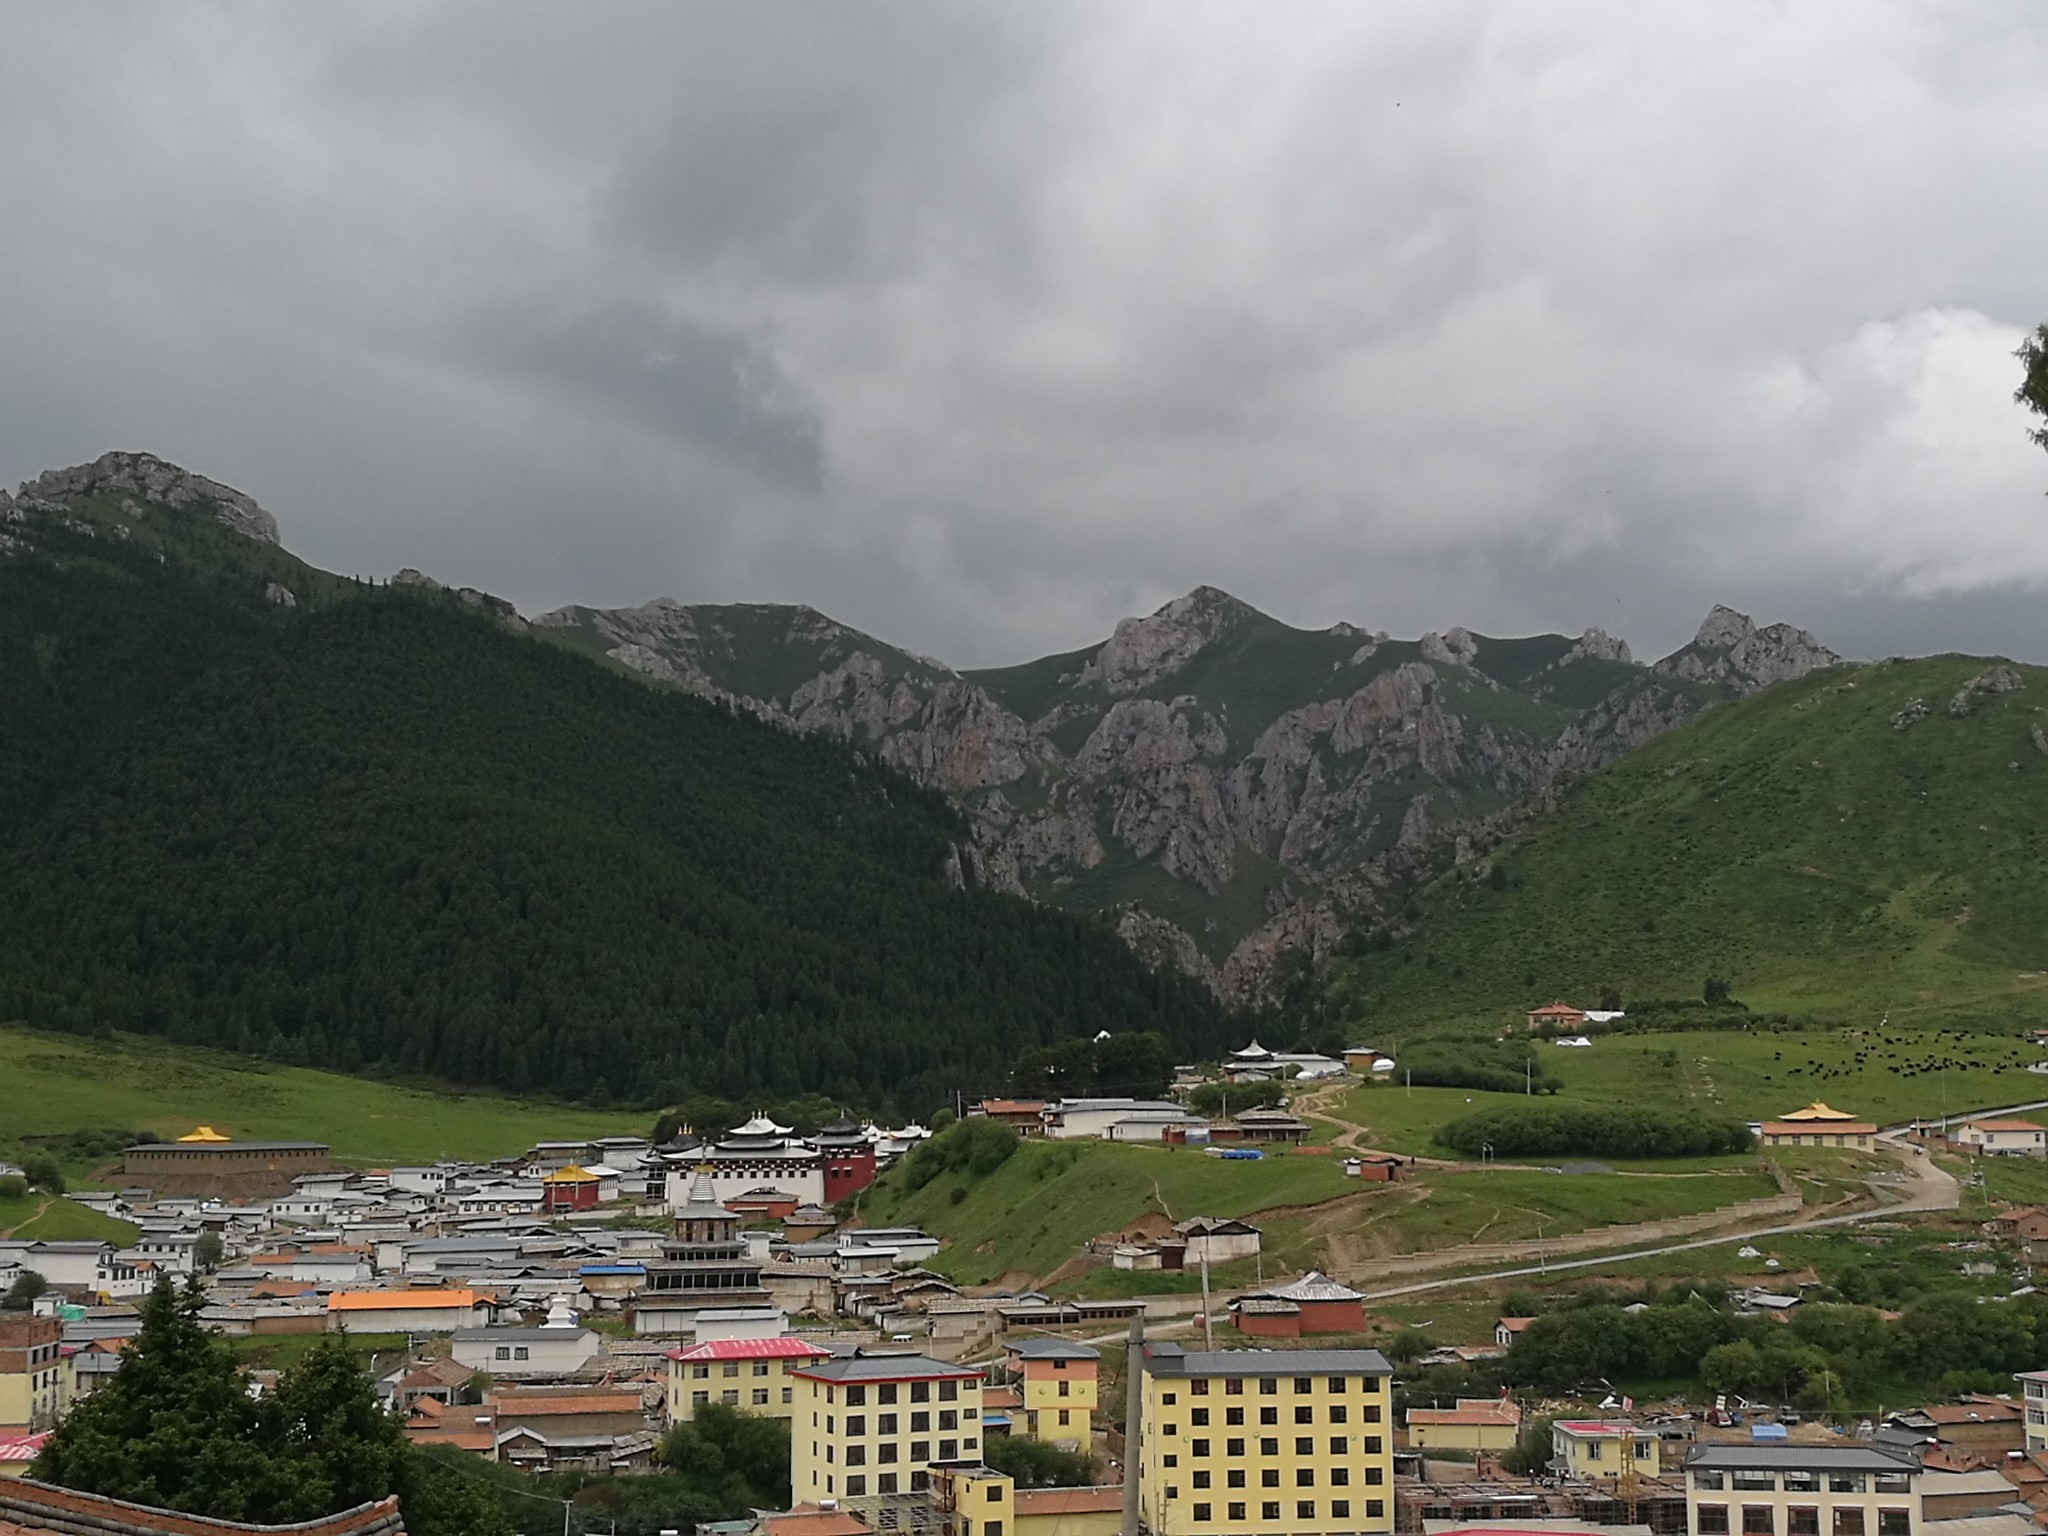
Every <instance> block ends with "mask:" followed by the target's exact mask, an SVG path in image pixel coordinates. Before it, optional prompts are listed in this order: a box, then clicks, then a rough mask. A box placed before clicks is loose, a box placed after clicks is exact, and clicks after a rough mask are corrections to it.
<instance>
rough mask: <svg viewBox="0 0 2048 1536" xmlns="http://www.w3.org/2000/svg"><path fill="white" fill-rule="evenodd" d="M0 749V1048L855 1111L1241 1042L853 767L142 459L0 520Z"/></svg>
mask: <svg viewBox="0 0 2048 1536" xmlns="http://www.w3.org/2000/svg"><path fill="white" fill-rule="evenodd" d="M0 727H4V728H0V864H4V867H5V868H6V870H7V878H6V879H5V880H4V881H0V1019H7V1020H20V1021H23V1022H26V1023H29V1024H33V1025H35V1026H38V1027H42V1028H50V1029H60V1030H65V1031H70V1032H73V1033H77V1034H84V1035H96V1034H102V1033H104V1032H107V1031H132V1032H139V1033H147V1034H151V1035H156V1036H161V1037H166V1038H169V1039H171V1040H173V1041H175V1042H178V1043H180V1044H188V1045H204V1046H213V1047H219V1048H224V1049H228V1050H232V1051H236V1052H240V1053H244V1054H248V1055H252V1056H258V1057H267V1058H270V1059H273V1060H277V1061H282V1062H287V1063H301V1064H307V1065H316V1066H325V1067H339V1068H342V1069H345V1070H349V1071H360V1072H371V1073H397V1074H403V1075H426V1076H432V1077H435V1078H439V1079H442V1080H444V1081H449V1082H455V1083H471V1084H483V1085H491V1086H495V1087H501V1088H506V1089H511V1090H514V1091H517V1092H523V1093H543V1094H554V1095H558V1096H565V1097H573V1098H579V1099H585V1100H591V1101H596V1102H617V1103H630V1104H638V1105H649V1106H651V1105H654V1104H658V1103H674V1102H676V1100H677V1099H678V1098H679V1097H680V1096H683V1095H686V1094H692V1093H695V1094H702V1093H713V1094H718V1095H722V1096H727V1097H731V1098H734V1099H741V1100H756V1101H757V1102H758V1101H760V1099H768V1100H780V1099H787V1098H790V1097H793V1096H796V1095H802V1094H810V1093H821V1094H825V1095H829V1096H830V1097H831V1098H832V1099H834V1100H836V1101H837V1102H839V1103H841V1104H844V1105H847V1106H849V1107H855V1108H864V1109H866V1110H868V1111H870V1112H872V1113H876V1114H887V1113H891V1112H899V1113H902V1112H915V1113H926V1112H928V1111H929V1109H930V1108H931V1106H933V1105H934V1104H937V1103H940V1102H944V1101H945V1100H946V1099H949V1098H950V1097H951V1096H952V1094H953V1093H954V1092H955V1091H970V1092H972V1091H979V1090H982V1089H985V1088H986V1087H987V1086H988V1085H990V1084H994V1083H1001V1082H1003V1081H1005V1080H1006V1079H1007V1077H1008V1074H1009V1070H1010V1067H1011V1065H1012V1063H1013V1062H1014V1061H1015V1059H1016V1058H1017V1057H1018V1056H1019V1055H1020V1054H1022V1053H1024V1052H1027V1051H1029V1050H1031V1049H1033V1048H1035V1047H1038V1046H1043V1045H1051V1044H1055V1043H1057V1042H1060V1041H1063V1040H1067V1039H1071V1038H1074V1037H1076V1036H1079V1037H1083V1038H1086V1037H1092V1036H1094V1035H1096V1034H1098V1033H1100V1032H1102V1031H1105V1030H1107V1031H1110V1032H1111V1033H1113V1034H1123V1033H1126V1032H1148V1031H1149V1032H1157V1033H1159V1034H1162V1035H1165V1036H1167V1037H1168V1038H1169V1039H1170V1040H1171V1043H1172V1048H1173V1049H1174V1050H1175V1051H1176V1052H1188V1053H1196V1054H1202V1053H1213V1052H1214V1051H1216V1050H1218V1049H1221V1048H1222V1047H1223V1046H1224V1045H1225V1044H1227V1043H1231V1042H1234V1041H1235V1040H1236V1039H1238V1038H1240V1037H1241V1035H1242V1033H1243V1028H1244V1026H1243V1025H1242V1023H1241V1022H1240V1021H1238V1020H1237V1019H1235V1018H1233V1017H1232V1016H1231V1014H1230V1013H1229V1012H1228V1011H1227V1010H1226V1009H1225V1008H1223V1007H1222V1006H1221V1005H1220V1004H1219V1003H1218V1002H1217V1001H1216V1000H1215V998H1214V997H1213V996H1212V995H1211V994H1210V993H1209V992H1208V991H1207V990H1206V989H1204V988H1202V987H1201V986H1200V985H1199V984H1198V983H1196V982H1195V981H1193V980H1190V979H1188V978H1185V977H1182V976H1179V975H1178V974H1176V973H1174V972H1171V971H1162V970H1157V969H1154V968H1152V967H1148V966H1146V965H1145V964H1143V963H1142V962H1141V961H1140V959H1139V958H1138V957H1136V956H1135V955H1133V954H1132V953H1131V951H1130V950H1129V949H1128V947H1126V946H1125V945H1124V944H1122V943H1121V942H1119V941H1118V940H1117V938H1116V937H1115V936H1114V935H1113V934H1112V933H1110V932H1109V931H1107V929H1106V928H1104V927H1103V925H1101V924H1099V923H1097V922H1095V921H1093V920H1090V919H1086V918H1083V917H1079V916H1076V915H1073V914H1070V913H1067V912H1063V911H1061V910H1059V909H1058V908H1056V907H1052V906H1048V905H1045V904H1041V903H1033V902H1029V901H1026V900H1022V899H1020V898H1019V897H1017V896H1015V895H1013V894H1008V893H1004V892H1000V891H995V890H991V889H988V888H986V887H985V886H984V885H982V884H981V883H979V882H976V881H974V880H973V879H971V878H970V877H969V873H968V869H967V866H968V865H970V864H972V863H973V862H974V860H975V857H976V856H975V855H974V853H973V851H972V845H971V840H970V836H969V829H968V826H967V824H966V821H965V819H964V817H963V816H962V815H961V814H960V812H959V811H958V810H957V809H956V808H955V807H954V806H953V805H952V804H951V803H949V802H948V801H947V800H946V799H945V798H944V797H943V796H942V795H940V794H939V793H938V792H937V791H936V790H934V789H932V788H929V787H926V786H923V785H919V784H917V783H914V782H913V781H912V780H911V779H909V778H907V777H906V776H904V775H902V774H900V773H898V772H896V771H895V770H894V769H892V768H891V767H889V766H888V765H887V764H886V763H883V762H879V761H877V760H876V758H875V757H874V756H873V755H871V754H867V753H863V752H860V751H857V750H855V749H854V748H853V747H851V746H849V745H848V744H846V743H845V742H842V741H840V740H838V739H836V738H834V737H833V736H830V735H828V734H825V733H820V732H811V733H799V732H792V731H789V730H787V729H783V728H780V727H778V726H775V725H770V724H768V723H766V722H764V721H761V720H758V719H754V718H751V717H749V716H748V715H747V714H746V713H744V712H740V711H735V710H733V709H731V708H727V707H724V706H722V705H720V704H716V703H712V702H707V701H706V700H703V699H699V698H695V697H691V696H688V695H687V694H685V693H682V692H680V691H678V690H676V689H673V688H669V687H666V686H662V685H658V684H655V683H652V682H650V681H649V680H648V679H647V678H646V677H644V676H642V675H640V674H638V673H635V672H632V671H630V670H628V669H626V668H623V667H620V666H616V665H613V664H611V663H608V662H601V661H594V660H593V658H591V657H590V656H589V655H588V654H586V653H583V652H581V651H579V650H577V649H576V648H575V647H573V646H571V645H570V644H568V643H566V642H565V641H564V640H563V638H562V637H561V636H560V634H559V633H558V632H557V631H556V630H554V629H551V628H547V627H543V626H530V625H528V624H527V623H526V622H525V621H524V620H522V619H521V618H520V617H519V616H518V615H517V614H516V613H514V612H513V611H512V609H511V607H510V605H509V604H505V603H503V602H501V601H498V600H496V599H493V598H489V597H486V596H485V595H484V594H481V593H476V592H450V591H446V590H443V589H441V588H438V587H437V586H435V585H434V584H432V583H430V582H427V581H425V580H424V578H418V579H412V580H408V581H406V582H402V583H393V584H389V585H378V584H370V583H364V582H358V581H353V580H350V579H348V578H345V577H340V576H336V575H333V574H331V573H328V572H325V571H321V570H318V569H316V568H314V567H312V566H310V565H308V564H306V563H305V562H303V561H301V560H299V559H297V558H296V557H295V556H293V555H292V554H291V553H290V552H289V551H288V550H286V549H284V548H283V547H282V546H281V544H280V543H279V542H278V530H277V524H276V522H275V520H274V519H273V518H271V517H270V515H269V514H268V513H267V512H265V511H264V510H263V509H262V508H261V507H259V506H258V505H257V504H256V503H255V502H254V501H252V500H250V499H249V498H248V497H246V496H244V495H242V494H241V493H240V492H237V491H234V490H232V489H231V488H229V487H227V486H223V485H220V484H218V483H217V482H214V481H210V480H207V479H205V478H204V477H201V476H197V475H193V474H189V473H187V472H186V471H183V470H181V469H178V468H177V467H176V466H174V465H170V464H166V463H164V462H163V461H161V460H157V459H154V458H151V457H149V456H147V455H136V454H109V455H107V456H105V457H103V458H101V459H99V460H97V461H95V462H94V463H93V464H90V465H85V466H81V467H79V468H76V469H71V470H63V471H56V472H53V473H50V474H46V475H44V476H42V477H40V478H39V479H37V480H35V481H32V482H30V483H29V484H28V485H25V486H24V487H23V488H22V490H21V492H20V494H19V495H16V496H12V497H10V496H6V495H4V494H0ZM1183 1059H1185V1058H1183ZM757 1096H758V1097H757Z"/></svg>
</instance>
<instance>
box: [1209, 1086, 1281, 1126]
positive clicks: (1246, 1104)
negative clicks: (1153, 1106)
mask: <svg viewBox="0 0 2048 1536" xmlns="http://www.w3.org/2000/svg"><path fill="white" fill-rule="evenodd" d="M1286 1097H1287V1085H1286V1084H1285V1083H1204V1084H1202V1086H1201V1087H1199V1088H1197V1089H1196V1090H1195V1091H1194V1092H1193V1093H1191V1094H1189V1095H1188V1108H1189V1109H1192V1110H1193V1111H1194V1112H1195V1113H1196V1114H1198V1115H1208V1116H1209V1117H1210V1118H1212V1119H1214V1118H1216V1117H1218V1116H1222V1115H1236V1114H1242V1113H1243V1112H1244V1111H1245V1110H1248V1109H1263V1108H1265V1107H1267V1106H1268V1105H1273V1104H1278V1103H1279V1102H1280V1101H1281V1100H1282V1099H1284V1098H1286Z"/></svg>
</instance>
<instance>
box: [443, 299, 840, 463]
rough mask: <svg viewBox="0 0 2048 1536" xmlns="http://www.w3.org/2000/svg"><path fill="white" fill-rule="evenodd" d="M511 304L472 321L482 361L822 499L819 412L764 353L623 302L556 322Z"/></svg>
mask: <svg viewBox="0 0 2048 1536" xmlns="http://www.w3.org/2000/svg"><path fill="white" fill-rule="evenodd" d="M535 308H536V306H530V305H520V304H513V305H505V306H502V307H500V308H498V309H497V310H495V311H491V312H488V313H484V314H480V315H477V316H473V317H471V320H470V323H469V330H470V342H471V347H472V350H473V354H474V356H475V358H476V359H477V361H478V362H479V363H480V364H481V365H483V366H485V367H489V368H493V369H500V370H503V371H505V372H508V373H513V374H517V375H522V376H524V377H526V378H529V379H531V380H533V381H534V382H535V383H536V384H539V385H541V386H543V387H547V388H550V389H552V390H553V391H556V392H558V394H559V395H560V396H561V397H562V398H564V399H567V400H570V401H573V402H575V403H576V405H577V406H578V407H579V408H581V409H583V410H585V411H587V412H591V413H593V414H598V415H605V416H610V417H613V418H616V419H617V420H620V421H628V422H634V423H637V424H638V425H640V426H643V427H646V428H647V429H648V430H650V431H652V432H656V433H659V434H661V435H662V436H664V437H668V438H672V439H673V440H675V441H676V442H677V443H679V444H681V445H684V446H687V447H695V448H700V449H703V450H704V451H706V452H708V453H712V454H715V455H719V456H722V457H729V458H731V459H733V460H735V461H736V462H738V463H739V464H741V465H743V466H744V467H746V468H747V469H749V470H751V471H753V472H754V473H756V474H759V475H761V476H762V477H763V478H765V479H768V480H771V481H783V482H787V483H788V484H790V485H791V486H792V487H794V488H797V489H801V490H807V491H813V492H815V491H817V490H819V489H821V481H822V475H823V460H822V454H821V451H820V447H819V442H818V434H819V428H818V419H817V416H816V414H815V413H814V412H813V411H812V410H811V409H810V408H809V407H808V406H807V405H806V404H805V403H804V402H803V401H802V400H801V399H800V398H799V396H798V392H797V391H796V389H795V388H794V387H793V386H792V384H791V383H790V381H789V380H788V378H786V377H785V376H784V374H783V372H782V369H781V368H780V367H779V366H778V365H777V363H776V361H775V359H774V358H773V357H772V356H771V355H769V354H768V353H767V352H766V351H764V350H763V349H762V348H761V347H759V346H757V345H755V344H754V343H752V342H750V341H749V340H747V338H745V337H743V336H739V335H736V334H732V333H722V332H719V331H716V330H712V329H710V328H708V327H706V326H701V325H698V324H695V323H694V322H692V321H689V320H684V319H677V318H675V317H674V316H670V315H665V314H662V313H661V312H659V311H658V310H655V309H653V308H652V307H650V306H647V305H644V304H630V303H616V304H610V305H607V306H604V307H602V308H599V309H595V310H584V311H578V312H573V313H570V314H565V315H559V316H552V317H550V316H547V315H545V314H544V313H543V314H538V315H537V314H536V313H535Z"/></svg>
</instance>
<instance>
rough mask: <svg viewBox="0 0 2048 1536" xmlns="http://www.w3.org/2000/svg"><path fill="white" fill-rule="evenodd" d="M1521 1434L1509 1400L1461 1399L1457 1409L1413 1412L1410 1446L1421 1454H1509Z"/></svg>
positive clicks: (1517, 1414)
mask: <svg viewBox="0 0 2048 1536" xmlns="http://www.w3.org/2000/svg"><path fill="white" fill-rule="evenodd" d="M1521 1432H1522V1410H1521V1409H1520V1408H1519V1407H1517V1406H1516V1405H1515V1403H1514V1401H1513V1400H1512V1399H1510V1398H1494V1397H1461V1398H1459V1399H1458V1405H1457V1406H1456V1407H1455V1408H1410V1409H1409V1410H1408V1444H1409V1445H1410V1446H1411V1447H1413V1448H1414V1449H1416V1450H1418V1451H1506V1450H1512V1449H1513V1448H1514V1444H1515V1439H1516V1437H1517V1436H1519V1435H1520V1434H1521Z"/></svg>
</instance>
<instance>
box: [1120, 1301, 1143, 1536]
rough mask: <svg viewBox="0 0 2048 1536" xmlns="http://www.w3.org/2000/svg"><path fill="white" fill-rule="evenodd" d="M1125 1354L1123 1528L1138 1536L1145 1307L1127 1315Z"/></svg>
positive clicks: (1139, 1307) (1140, 1303) (1125, 1534)
mask: <svg viewBox="0 0 2048 1536" xmlns="http://www.w3.org/2000/svg"><path fill="white" fill-rule="evenodd" d="M1129 1340H1130V1342H1129V1345H1128V1348H1129V1351H1130V1352H1129V1353H1128V1354H1127V1355H1126V1356H1125V1357H1124V1528H1123V1536H1138V1454H1139V1448H1140V1445H1141V1443H1142V1441H1143V1439H1144V1433H1145V1430H1144V1425H1143V1424H1142V1423H1140V1422H1139V1421H1140V1419H1141V1418H1142V1417H1143V1415H1144V1412H1145V1384H1144V1383H1145V1304H1144V1303H1143V1302H1142V1301H1141V1302H1139V1303H1138V1310H1137V1311H1135V1312H1133V1313H1132V1314H1131V1331H1130V1334H1129Z"/></svg>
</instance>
